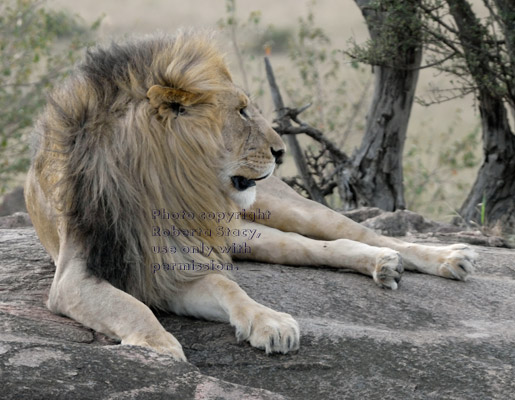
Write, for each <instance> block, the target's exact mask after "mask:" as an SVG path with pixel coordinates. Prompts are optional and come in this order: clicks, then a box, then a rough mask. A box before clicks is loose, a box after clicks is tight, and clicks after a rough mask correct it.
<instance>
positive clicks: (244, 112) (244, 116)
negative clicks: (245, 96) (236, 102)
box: [240, 107, 250, 119]
mask: <svg viewBox="0 0 515 400" xmlns="http://www.w3.org/2000/svg"><path fill="white" fill-rule="evenodd" d="M240 115H241V116H242V117H243V118H245V119H249V118H250V116H249V114H248V113H247V107H243V108H240Z"/></svg>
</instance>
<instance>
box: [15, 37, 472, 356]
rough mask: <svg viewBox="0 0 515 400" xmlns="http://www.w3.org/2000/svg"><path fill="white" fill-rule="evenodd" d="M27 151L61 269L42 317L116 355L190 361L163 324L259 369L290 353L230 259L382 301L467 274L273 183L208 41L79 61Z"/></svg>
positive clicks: (135, 44) (39, 212)
mask: <svg viewBox="0 0 515 400" xmlns="http://www.w3.org/2000/svg"><path fill="white" fill-rule="evenodd" d="M34 137H35V151H34V156H33V161H32V165H31V168H30V170H29V173H28V178H27V183H26V187H25V196H26V203H27V208H28V211H29V213H30V216H31V219H32V221H33V224H34V227H35V229H36V232H37V234H38V236H39V238H40V240H41V243H42V244H43V245H44V247H45V248H46V250H47V251H48V253H49V254H50V256H51V257H52V259H53V261H54V262H55V265H56V271H55V276H54V279H53V282H52V285H51V287H50V291H49V295H48V301H47V306H48V308H49V309H50V310H51V311H53V312H54V313H58V314H61V315H64V316H67V317H69V318H72V319H75V320H76V321H78V322H80V323H82V324H83V325H85V326H87V327H89V328H92V329H94V330H96V331H98V332H102V333H104V334H106V335H108V336H110V337H113V338H116V339H118V340H119V341H121V343H122V344H126V345H138V346H144V347H147V348H151V349H153V350H155V351H157V352H161V353H167V354H170V355H171V356H172V357H173V358H175V359H176V360H186V357H185V354H184V352H183V350H182V347H181V344H180V343H179V342H178V341H177V340H176V339H175V337H174V336H173V335H172V334H170V333H169V332H167V331H166V330H165V329H164V328H163V327H162V325H161V324H160V323H159V321H158V320H157V318H156V317H155V316H154V314H153V312H152V309H157V310H165V311H169V312H173V313H176V314H178V315H189V316H194V317H198V318H204V319H208V320H215V321H224V322H228V323H230V324H231V325H232V326H233V327H234V328H235V330H236V338H237V340H238V341H248V342H249V343H250V345H251V346H254V347H256V348H259V349H263V350H264V351H265V352H266V353H267V354H268V353H288V352H291V351H295V350H297V349H298V348H299V344H300V333H299V326H298V324H297V322H296V321H295V319H294V318H293V317H292V316H291V315H289V314H287V313H283V312H277V311H274V310H272V309H270V308H268V307H265V306H264V305H262V304H259V303H258V302H256V301H254V300H252V299H251V298H250V297H249V296H248V295H247V294H246V293H245V291H244V290H242V289H241V288H240V287H239V286H238V284H237V283H236V282H235V281H234V280H233V279H232V277H231V274H230V269H231V268H230V267H231V266H233V264H232V259H233V258H234V259H240V258H246V259H251V260H256V261H262V262H268V263H278V264H290V265H310V266H331V267H338V268H351V269H354V270H356V271H358V272H360V273H363V274H365V275H369V276H371V277H372V278H373V280H374V281H375V282H376V283H377V284H378V285H379V286H381V287H383V288H389V289H396V288H397V286H398V283H399V280H400V278H401V274H402V272H403V269H404V268H406V269H409V270H414V271H419V272H423V273H427V274H433V275H438V276H442V277H446V278H452V279H458V280H465V278H466V277H467V276H468V275H469V274H470V273H471V272H472V270H473V266H474V260H475V258H476V255H475V253H474V252H473V251H472V250H471V249H470V248H468V247H467V246H465V245H461V244H458V245H451V246H446V247H429V246H423V245H419V244H412V243H406V242H403V241H400V240H397V239H392V238H388V237H383V236H380V235H378V234H376V233H374V232H373V231H372V230H369V229H367V228H365V227H363V226H361V225H359V224H357V223H355V222H353V221H352V220H350V219H348V218H346V217H344V216H342V215H340V214H339V213H337V212H335V211H333V210H331V209H329V208H326V207H324V206H322V205H320V204H318V203H315V202H313V201H311V200H308V199H306V198H303V197H302V196H300V195H299V194H297V193H296V192H295V191H293V190H292V189H291V188H290V187H289V186H287V185H286V184H284V183H283V182H282V181H281V180H280V179H278V178H276V177H274V176H272V173H273V172H274V169H275V166H276V164H277V163H279V162H280V161H281V159H282V158H283V156H284V153H285V145H284V143H283V141H282V139H281V138H280V136H279V135H278V134H277V133H276V132H275V131H274V130H273V129H272V127H271V126H270V124H269V123H268V122H267V121H266V120H265V119H264V118H263V117H262V116H261V114H260V112H259V111H258V109H257V108H256V107H255V106H254V105H253V103H252V102H251V101H250V100H249V96H248V95H247V94H246V93H245V92H244V91H243V90H242V89H241V88H239V87H238V86H237V85H235V84H234V83H233V80H232V77H231V74H230V72H229V70H228V68H227V66H226V63H225V61H224V58H223V57H222V55H221V54H220V52H219V51H218V50H217V47H216V45H215V44H214V40H213V39H212V37H211V36H210V35H208V34H205V33H195V32H179V33H178V34H176V35H174V36H168V35H157V36H150V37H145V38H141V39H136V40H128V41H126V42H123V43H113V44H111V45H110V46H107V47H102V46H99V47H96V48H94V49H91V50H88V52H87V54H86V56H85V60H84V61H83V62H82V63H80V64H79V65H78V66H77V67H76V69H75V71H74V73H73V74H71V76H70V77H68V78H67V79H66V80H65V81H64V82H62V83H61V84H60V85H58V86H57V87H56V88H55V89H54V90H53V91H52V93H51V94H50V95H49V100H48V104H47V106H46V108H45V110H44V112H43V113H42V115H41V116H40V118H39V119H38V121H37V123H36V125H35V128H34ZM202 216H203V218H202ZM215 216H217V217H216V218H215ZM233 217H234V218H233ZM214 232H227V235H225V234H222V235H217V234H214ZM229 232H232V234H229ZM256 232H258V234H257V235H256V237H253V238H252V239H249V237H250V233H252V234H255V233H256ZM249 242H252V243H251V245H252V246H251V249H252V251H251V252H250V253H249V252H245V253H238V252H235V251H232V252H230V251H227V247H226V246H227V245H228V244H231V243H232V245H233V246H234V247H236V246H246V245H247V244H248V243H249ZM155 249H164V251H160V250H159V251H155ZM224 249H225V250H224ZM220 267H221V268H220Z"/></svg>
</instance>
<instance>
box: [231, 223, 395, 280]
mask: <svg viewBox="0 0 515 400" xmlns="http://www.w3.org/2000/svg"><path fill="white" fill-rule="evenodd" d="M243 227H244V228H246V229H249V230H252V231H256V232H258V233H259V237H257V235H256V237H254V238H253V239H251V240H248V241H247V242H246V245H247V248H249V249H250V253H244V254H234V255H233V257H236V258H245V259H250V260H255V261H262V262H267V263H272V264H286V265H295V266H298V265H309V266H328V267H335V268H347V269H352V270H354V271H356V272H360V273H362V274H365V275H369V276H371V277H373V279H374V281H375V282H376V283H377V284H378V285H379V286H380V287H385V288H388V289H397V286H398V283H399V281H400V279H401V274H402V272H403V266H402V258H401V256H400V254H399V253H398V252H397V251H395V250H392V249H389V248H386V247H373V246H369V245H367V244H364V243H359V242H355V241H353V240H347V239H337V240H315V239H310V238H308V237H305V236H302V235H299V234H298V233H294V232H283V231H280V230H278V229H275V228H271V227H268V226H264V225H259V224H255V223H248V222H247V223H244V224H243Z"/></svg>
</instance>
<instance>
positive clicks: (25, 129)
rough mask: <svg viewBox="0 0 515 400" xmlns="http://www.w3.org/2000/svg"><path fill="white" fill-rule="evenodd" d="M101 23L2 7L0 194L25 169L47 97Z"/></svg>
mask: <svg viewBox="0 0 515 400" xmlns="http://www.w3.org/2000/svg"><path fill="white" fill-rule="evenodd" d="M99 23H100V20H98V21H96V22H95V23H94V24H93V25H92V26H90V27H88V26H86V24H85V23H84V21H83V20H81V19H80V17H78V16H76V15H70V14H68V13H66V12H63V11H54V10H49V9H45V8H44V7H43V6H42V2H41V1H37V0H4V1H2V2H0V52H1V54H2V57H1V59H0V109H1V110H2V112H1V113H0V193H3V192H4V191H5V190H6V189H7V188H8V187H9V184H10V183H11V182H12V180H13V179H14V178H16V176H17V175H19V174H20V173H22V172H25V171H26V170H27V169H28V166H29V165H30V154H29V147H30V146H29V139H28V137H29V134H28V133H29V130H30V127H31V126H32V125H33V121H34V117H35V116H36V115H37V113H38V112H39V111H40V110H41V108H42V107H43V105H44V103H45V93H46V91H47V90H48V89H49V88H50V87H51V86H52V84H53V83H55V82H57V81H59V80H61V79H62V78H63V76H64V75H66V73H68V72H69V70H70V68H71V66H72V65H73V64H74V62H75V61H76V59H77V56H78V54H79V52H80V50H81V49H82V48H83V47H84V46H85V44H86V42H87V41H88V40H89V39H90V38H91V33H92V32H93V31H94V30H95V29H96V28H97V27H98V25H99Z"/></svg>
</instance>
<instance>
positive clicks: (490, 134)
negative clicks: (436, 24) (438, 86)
mask: <svg viewBox="0 0 515 400" xmlns="http://www.w3.org/2000/svg"><path fill="white" fill-rule="evenodd" d="M447 3H448V4H449V8H450V12H451V15H452V16H453V18H454V21H455V22H456V26H457V28H458V38H459V40H460V42H461V44H462V47H463V51H464V54H465V60H466V62H467V66H468V69H469V71H470V74H471V75H472V78H473V79H474V81H475V82H476V84H477V86H478V100H479V110H480V114H481V126H482V130H483V152H484V161H483V164H482V165H481V168H480V169H479V172H478V175H477V178H476V181H475V182H474V185H473V187H472V189H471V191H470V193H469V195H468V197H467V199H466V200H465V202H464V203H463V205H462V206H461V209H460V214H461V215H462V217H463V218H464V219H465V221H466V222H467V223H469V222H470V221H472V222H474V223H477V224H479V225H482V224H488V225H494V224H496V223H499V224H500V225H501V227H503V228H512V227H513V226H514V225H515V136H514V135H513V133H512V131H511V129H510V125H509V120H508V115H507V111H506V107H505V105H504V102H503V97H502V94H501V91H499V90H496V87H497V86H496V84H497V83H496V81H495V76H493V72H492V71H491V69H490V68H489V62H490V57H489V52H488V48H487V47H486V45H485V37H486V35H485V28H484V27H483V26H482V25H481V23H480V22H479V20H478V19H477V18H476V16H475V15H474V13H473V11H472V9H471V6H470V4H469V3H468V1H466V0H448V1H447ZM514 61H515V60H514ZM481 204H482V206H481ZM482 208H484V213H482V212H481V209H482ZM482 214H483V216H482Z"/></svg>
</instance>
